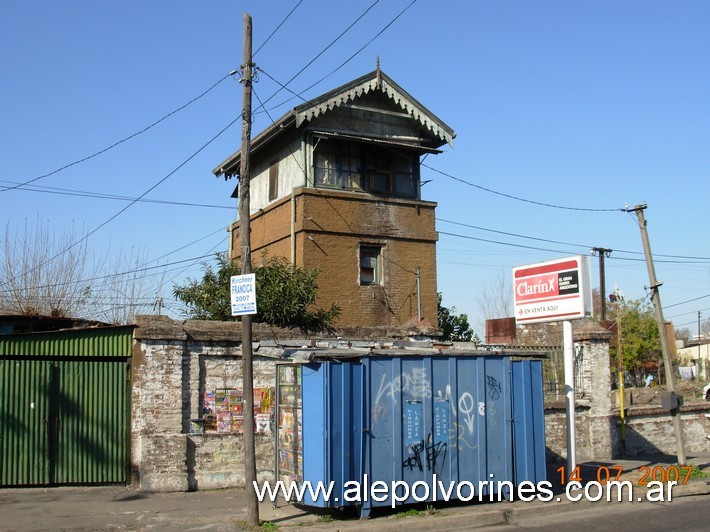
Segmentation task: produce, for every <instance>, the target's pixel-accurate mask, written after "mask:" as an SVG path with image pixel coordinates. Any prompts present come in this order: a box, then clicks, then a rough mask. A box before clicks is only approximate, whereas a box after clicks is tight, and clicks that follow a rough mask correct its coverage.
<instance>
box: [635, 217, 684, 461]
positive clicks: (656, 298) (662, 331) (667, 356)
mask: <svg viewBox="0 0 710 532" xmlns="http://www.w3.org/2000/svg"><path fill="white" fill-rule="evenodd" d="M645 209H646V204H643V205H636V206H635V207H634V208H632V209H627V212H630V211H634V212H635V213H636V217H637V218H638V223H639V228H640V229H641V240H642V242H643V251H644V253H645V255H646V267H647V268H648V278H649V282H650V283H651V287H650V288H651V301H653V306H654V307H655V309H656V322H657V323H658V333H659V335H660V337H661V351H662V352H663V367H664V370H665V374H666V383H667V386H668V390H669V391H670V392H671V394H672V397H674V398H675V397H677V395H676V391H675V378H674V376H673V365H672V362H671V350H670V346H669V345H668V334H667V332H666V321H665V319H664V318H663V307H662V306H661V294H660V292H659V291H658V289H659V287H660V286H661V285H662V284H663V283H661V282H658V280H657V279H656V269H655V267H654V265H653V256H652V255H651V244H650V243H649V241H648V231H647V230H646V219H645V218H644V216H643V211H644V210H645ZM671 421H672V423H673V431H674V432H675V442H676V452H677V454H678V465H681V466H683V465H685V444H684V442H683V426H682V425H681V419H680V405H679V404H678V403H676V404H674V405H672V406H671Z"/></svg>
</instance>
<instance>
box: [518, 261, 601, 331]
mask: <svg viewBox="0 0 710 532" xmlns="http://www.w3.org/2000/svg"><path fill="white" fill-rule="evenodd" d="M513 300H514V302H515V310H514V312H515V321H516V323H517V324H518V325H524V324H527V323H541V322H548V321H562V320H573V319H579V318H587V317H591V315H592V288H591V280H590V272H589V257H585V256H583V255H578V256H575V257H568V258H565V259H559V260H554V261H550V262H540V263H537V264H528V265H527V266H520V267H517V268H513Z"/></svg>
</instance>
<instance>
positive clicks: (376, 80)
mask: <svg viewBox="0 0 710 532" xmlns="http://www.w3.org/2000/svg"><path fill="white" fill-rule="evenodd" d="M371 91H381V92H382V93H383V94H384V95H386V96H387V97H388V98H389V99H390V100H391V101H392V102H393V103H394V104H396V105H397V106H398V107H399V108H400V109H401V110H402V111H404V112H405V113H407V114H408V115H409V116H410V117H411V118H412V119H413V120H416V121H417V122H419V123H420V124H421V125H422V126H424V128H426V130H427V131H429V132H431V133H432V135H434V136H435V137H437V138H439V139H440V140H441V141H442V143H444V142H446V143H448V144H449V145H452V146H453V142H454V137H455V136H456V135H455V134H454V132H453V130H452V129H451V128H450V127H449V126H447V125H446V124H445V123H444V122H442V121H441V120H439V118H437V117H436V116H435V115H434V114H433V113H432V112H431V111H429V110H428V109H427V108H426V107H424V106H423V105H422V104H421V103H419V102H418V101H417V100H416V99H414V98H413V97H412V96H411V95H410V94H409V93H408V92H407V91H405V90H404V89H403V88H402V87H400V86H399V85H397V84H396V83H395V82H394V81H393V80H392V79H391V78H390V77H389V76H387V75H386V74H384V73H383V72H381V71H377V70H375V71H374V72H371V73H370V74H367V75H365V76H363V77H361V78H359V79H356V80H354V81H351V82H350V83H347V84H346V85H343V86H341V87H338V88H337V89H334V90H332V91H330V92H328V93H326V94H323V95H322V96H319V97H318V98H314V99H313V100H310V101H308V102H306V103H304V104H302V105H299V106H298V107H296V108H295V109H294V113H295V117H296V127H300V126H301V125H302V124H303V123H304V122H306V121H311V120H312V119H314V118H317V117H318V116H320V115H321V114H324V113H327V112H329V111H331V110H333V109H335V108H336V107H340V106H341V105H342V104H344V103H348V102H351V101H354V100H356V99H358V98H360V97H361V96H363V95H365V94H368V93H369V92H371Z"/></svg>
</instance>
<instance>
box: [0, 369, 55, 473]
mask: <svg viewBox="0 0 710 532" xmlns="http://www.w3.org/2000/svg"><path fill="white" fill-rule="evenodd" d="M49 380H50V363H49V362H48V361H46V360H2V359H0V486H34V485H45V484H47V483H48V482H49V461H48V459H47V457H48V451H49V433H48V416H49V409H48V404H49V394H48V390H49Z"/></svg>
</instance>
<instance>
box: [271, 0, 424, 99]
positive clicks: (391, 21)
mask: <svg viewBox="0 0 710 532" xmlns="http://www.w3.org/2000/svg"><path fill="white" fill-rule="evenodd" d="M416 1H417V0H412V1H411V2H410V3H409V5H407V6H406V7H405V8H404V9H402V10H401V11H400V12H399V13H398V14H397V15H396V16H395V17H394V18H393V19H391V20H390V21H389V22H388V23H387V24H386V25H385V26H384V27H383V28H382V29H381V30H380V31H379V32H377V33H376V34H375V35H374V37H372V38H371V39H370V40H369V41H367V42H366V43H365V44H364V45H363V46H361V47H360V48H359V49H358V50H357V51H356V52H355V53H354V54H352V55H351V56H350V57H348V58H347V59H346V60H345V61H343V62H342V63H340V65H338V66H337V67H336V68H335V69H333V70H331V71H330V72H329V73H328V74H326V75H325V76H323V77H322V78H320V79H319V80H318V81H316V82H315V83H312V84H311V85H309V86H308V87H306V88H305V89H303V90H302V91H301V92H300V93H298V94H296V93H295V92H293V91H291V90H289V89H286V86H285V85H281V83H279V82H278V81H276V80H275V79H274V78H272V77H271V76H269V74H268V73H266V72H264V74H266V75H267V76H268V77H269V78H271V80H272V81H274V82H276V83H278V84H279V85H281V86H282V88H284V89H286V90H288V91H289V92H291V94H293V95H294V96H295V97H297V98H301V99H302V100H304V101H305V99H304V98H303V97H302V96H301V95H302V94H304V93H306V92H308V91H309V90H311V89H312V88H313V87H315V86H316V85H318V84H319V83H321V82H323V81H325V80H326V79H327V78H329V77H330V76H332V75H333V74H335V73H336V72H337V71H338V70H340V69H341V68H343V67H344V66H345V65H347V64H348V63H349V62H350V61H352V60H353V59H354V58H355V57H356V56H357V55H359V54H360V52H362V51H363V50H364V49H365V48H367V47H368V46H370V45H371V44H372V43H373V42H374V40H375V39H377V38H378V37H379V36H380V35H382V34H383V33H384V32H385V31H387V30H388V29H389V27H390V26H392V24H394V23H395V22H396V21H397V19H399V17H401V16H402V15H404V13H405V12H406V11H407V10H408V9H409V8H410V7H412V6H413V5H414V4H415V3H416ZM259 70H261V69H259ZM292 99H293V98H289V99H288V100H286V101H284V102H281V103H280V104H278V105H276V106H274V108H277V107H281V106H282V105H284V104H286V103H288V102H289V101H291V100H292Z"/></svg>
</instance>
